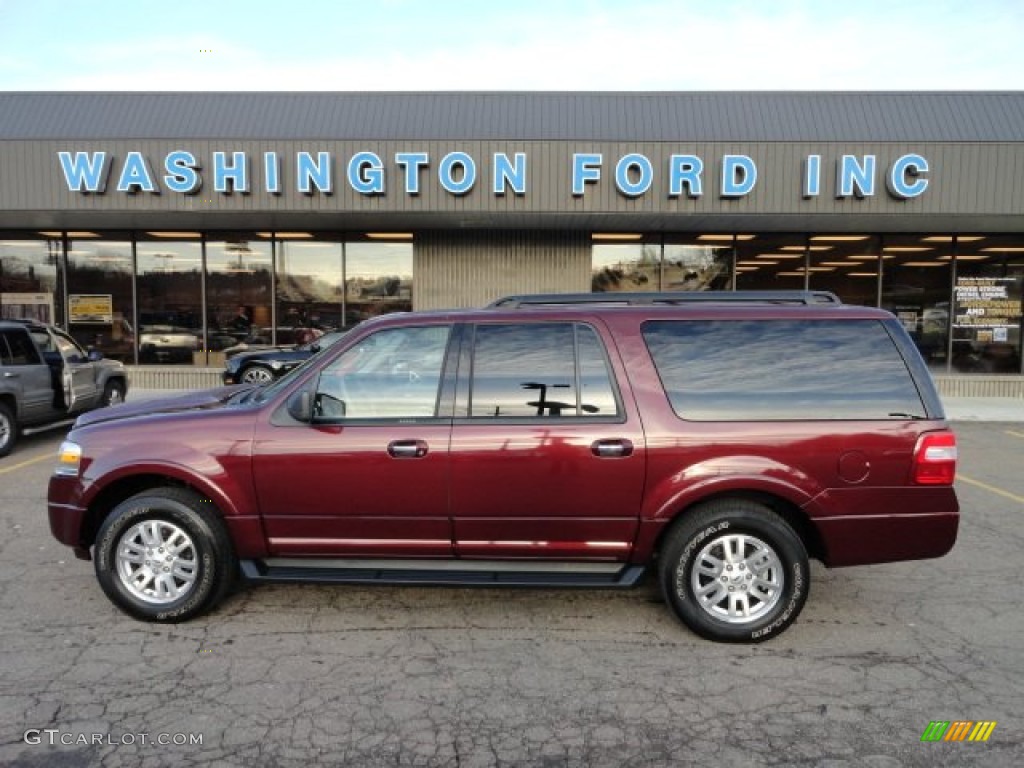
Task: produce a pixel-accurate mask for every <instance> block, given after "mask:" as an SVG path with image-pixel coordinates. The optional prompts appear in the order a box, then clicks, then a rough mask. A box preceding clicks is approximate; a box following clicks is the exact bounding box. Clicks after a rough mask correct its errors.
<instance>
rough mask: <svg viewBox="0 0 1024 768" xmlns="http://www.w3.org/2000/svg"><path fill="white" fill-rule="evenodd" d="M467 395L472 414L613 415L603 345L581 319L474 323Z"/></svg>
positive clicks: (615, 402)
mask: <svg viewBox="0 0 1024 768" xmlns="http://www.w3.org/2000/svg"><path fill="white" fill-rule="evenodd" d="M468 400H469V403H468V415H469V416H471V417H473V418H514V419H518V418H550V417H561V418H578V417H585V416H616V415H617V414H618V400H617V398H616V395H615V388H614V385H613V384H612V379H611V372H610V370H609V367H608V360H607V358H606V356H605V351H604V345H603V344H602V343H601V340H600V339H599V338H598V336H597V333H596V332H595V331H594V329H593V328H591V327H590V326H587V325H583V324H580V323H523V324H518V323H517V324H500V325H499V324H494V325H491V324H481V325H478V326H476V332H475V336H474V341H473V363H472V376H471V386H470V390H469V394H468Z"/></svg>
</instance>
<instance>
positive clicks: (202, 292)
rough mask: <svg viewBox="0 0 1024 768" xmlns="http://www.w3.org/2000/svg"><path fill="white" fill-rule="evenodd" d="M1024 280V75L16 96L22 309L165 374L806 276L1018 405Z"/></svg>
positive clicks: (7, 124)
mask: <svg viewBox="0 0 1024 768" xmlns="http://www.w3.org/2000/svg"><path fill="white" fill-rule="evenodd" d="M1022 284H1024V92H969V93H968V92H956V93H939V92H936V93H895V92H883V93H867V92H863V93H814V92H800V93H796V92H787V93H769V92H759V93H674V92H673V93H642V92H641V93H602V92H593V93H589V92H588V93H516V92H495V93H471V92H466V93H27V92H26V93H20V92H19V93H13V92H7V93H0V314H2V315H3V316H4V317H14V316H18V317H21V316H28V317H36V318H39V319H43V320H47V321H50V322H53V323H56V324H57V325H60V326H62V327H64V328H67V329H68V330H69V331H70V332H71V333H72V335H74V336H75V337H76V338H78V339H79V340H80V341H82V342H83V343H84V344H90V345H95V346H97V347H99V348H100V349H102V350H104V351H105V353H106V354H108V355H112V356H117V357H121V358H123V359H125V360H126V361H127V362H128V363H131V364H135V365H138V366H139V368H138V369H136V370H137V371H138V375H139V376H140V377H141V376H142V371H144V370H145V369H148V367H149V364H157V365H159V366H160V369H161V370H165V371H170V370H179V371H187V370H189V369H191V370H192V371H197V370H200V369H204V368H216V367H217V366H218V365H219V364H220V362H221V360H222V359H223V355H224V352H223V350H224V349H225V348H229V347H230V346H232V345H234V344H236V343H237V342H238V341H239V340H240V339H241V337H243V336H245V335H247V334H249V335H251V337H252V339H255V340H257V341H266V342H278V343H281V342H289V341H291V340H293V339H294V334H295V330H296V329H298V328H306V327H310V326H315V327H320V328H322V329H335V328H345V327H350V326H352V325H353V324H355V323H357V322H359V321H360V320H362V319H364V318H367V317H372V316H374V315H377V314H381V313H384V312H393V311H402V310H410V309H437V308H449V307H467V306H479V305H482V304H485V303H487V302H490V301H492V300H493V299H495V298H498V297H499V296H502V295H507V294H514V293H529V292H545V293H558V292H581V291H595V292H598V291H600V292H621V291H731V290H748V289H755V290H756V289H774V290H778V289H797V290H824V291H832V292H834V293H836V294H837V295H838V296H839V297H840V298H841V299H842V300H843V301H844V302H848V303H854V304H866V305H871V306H881V307H883V308H885V309H888V310H890V311H892V312H893V313H895V314H896V315H897V316H898V317H899V318H900V320H901V321H902V322H903V324H904V326H905V327H906V328H907V330H908V331H909V332H910V333H911V335H912V336H913V338H914V340H915V341H916V343H917V344H918V346H919V348H920V349H921V351H922V353H923V354H924V356H925V358H926V359H927V361H928V363H929V365H930V366H931V368H932V370H933V372H934V373H935V374H936V376H937V378H938V379H939V380H940V384H942V385H943V387H944V391H947V392H957V393H965V394H966V393H973V394H1020V393H1022V392H1024V385H1022V381H1024V376H1022V374H1024V368H1022V354H1021V337H1022V293H1024V291H1022ZM242 316H244V319H243V321H242V322H241V324H240V323H239V318H240V317H242ZM140 380H141V378H140ZM972 382H974V383H973V384H972ZM982 384H984V386H982ZM957 387H959V388H960V389H957Z"/></svg>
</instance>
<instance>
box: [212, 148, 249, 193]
mask: <svg viewBox="0 0 1024 768" xmlns="http://www.w3.org/2000/svg"><path fill="white" fill-rule="evenodd" d="M227 154H228V153H227V152H214V153H213V188H214V190H216V191H217V192H224V193H226V194H229V195H230V194H231V189H228V181H230V182H231V187H232V189H234V191H235V192H241V193H242V194H243V195H246V194H249V160H248V158H246V156H245V152H232V153H231V165H228V164H227Z"/></svg>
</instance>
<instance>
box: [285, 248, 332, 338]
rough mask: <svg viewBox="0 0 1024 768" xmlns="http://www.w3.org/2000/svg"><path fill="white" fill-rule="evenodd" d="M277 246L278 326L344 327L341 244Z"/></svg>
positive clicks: (327, 328) (330, 328) (325, 328)
mask: <svg viewBox="0 0 1024 768" xmlns="http://www.w3.org/2000/svg"><path fill="white" fill-rule="evenodd" d="M275 247H276V249H277V250H276V253H277V322H278V325H280V326H285V327H310V326H318V327H322V328H323V329H324V330H335V329H340V328H342V327H343V326H344V322H343V321H342V310H341V307H342V290H341V285H342V274H343V272H342V267H341V249H342V245H341V242H340V241H338V240H296V241H292V240H279V241H277V243H276V245H275Z"/></svg>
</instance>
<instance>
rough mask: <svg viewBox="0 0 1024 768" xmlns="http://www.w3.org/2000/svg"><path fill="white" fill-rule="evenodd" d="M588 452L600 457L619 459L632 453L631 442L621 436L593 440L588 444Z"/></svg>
mask: <svg viewBox="0 0 1024 768" xmlns="http://www.w3.org/2000/svg"><path fill="white" fill-rule="evenodd" d="M590 452H591V453H592V454H594V455H595V456H597V457H598V458H601V459H620V458H624V457H626V456H630V455H632V453H633V444H632V443H631V442H630V441H629V440H625V439H622V438H618V439H613V440H595V441H594V442H592V443H591V444H590Z"/></svg>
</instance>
